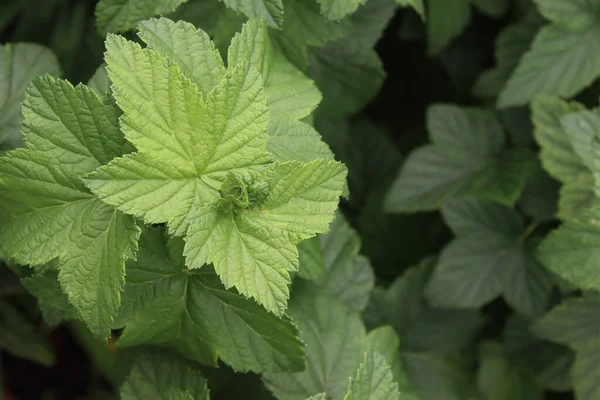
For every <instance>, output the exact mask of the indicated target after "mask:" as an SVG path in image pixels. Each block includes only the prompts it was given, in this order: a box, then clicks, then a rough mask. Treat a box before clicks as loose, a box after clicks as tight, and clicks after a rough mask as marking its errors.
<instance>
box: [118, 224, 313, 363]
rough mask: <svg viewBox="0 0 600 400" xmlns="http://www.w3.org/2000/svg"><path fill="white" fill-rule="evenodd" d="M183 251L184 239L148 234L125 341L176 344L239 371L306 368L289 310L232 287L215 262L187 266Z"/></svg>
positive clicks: (131, 270)
mask: <svg viewBox="0 0 600 400" xmlns="http://www.w3.org/2000/svg"><path fill="white" fill-rule="evenodd" d="M182 251H183V241H182V240H181V239H173V240H171V242H170V243H169V247H167V246H166V244H165V239H164V236H163V232H162V230H160V229H147V230H146V231H145V232H144V234H143V235H142V237H141V239H140V251H139V253H138V257H137V261H135V262H133V261H132V262H130V263H129V264H128V267H127V285H126V286H125V293H124V294H123V306H122V308H121V310H120V314H119V317H118V318H117V322H116V325H117V326H118V327H123V326H124V327H125V330H124V332H123V335H122V336H121V337H120V339H119V341H118V342H117V343H118V346H120V347H129V346H136V345H141V344H153V345H158V346H163V347H172V348H174V349H175V350H177V351H179V352H180V353H181V354H183V355H184V356H186V357H188V358H191V359H195V360H197V361H200V362H204V363H208V364H214V363H215V361H216V358H217V357H218V358H220V359H221V360H222V361H223V362H225V363H226V364H229V365H230V366H231V367H233V368H234V369H235V370H238V371H254V372H263V371H282V370H284V371H287V370H299V369H302V367H303V365H304V358H303V356H304V352H303V347H302V343H301V342H300V340H299V339H298V337H297V329H296V327H295V326H294V325H293V323H292V322H291V320H290V319H289V318H288V317H287V316H284V317H283V318H281V319H279V318H276V317H275V316H273V315H272V314H269V313H268V312H266V311H265V310H264V309H263V308H262V307H260V306H258V305H257V304H256V303H254V302H253V301H251V300H248V299H246V298H244V297H243V296H241V295H239V294H238V293H237V292H236V291H233V290H229V291H228V290H225V288H224V287H223V285H222V284H221V282H220V281H219V278H218V277H217V275H216V274H215V273H214V271H212V270H211V268H209V267H205V268H203V269H202V270H200V271H197V270H189V269H187V268H186V266H185V264H184V259H183V256H182ZM158 321H160V323H158Z"/></svg>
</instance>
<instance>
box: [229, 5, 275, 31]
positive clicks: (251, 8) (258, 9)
mask: <svg viewBox="0 0 600 400" xmlns="http://www.w3.org/2000/svg"><path fill="white" fill-rule="evenodd" d="M223 1H224V3H225V5H227V7H229V8H231V9H232V10H234V11H237V12H241V13H243V14H245V15H247V16H248V17H249V18H257V19H258V18H262V19H263V20H264V21H265V22H266V23H267V24H268V25H269V26H271V27H273V28H281V26H282V24H283V20H284V18H283V3H282V1H281V0H223ZM286 18H287V8H286Z"/></svg>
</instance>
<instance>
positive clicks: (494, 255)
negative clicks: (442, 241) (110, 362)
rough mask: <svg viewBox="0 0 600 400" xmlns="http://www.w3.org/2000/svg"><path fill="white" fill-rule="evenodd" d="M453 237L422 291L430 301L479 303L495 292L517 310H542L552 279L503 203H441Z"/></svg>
mask: <svg viewBox="0 0 600 400" xmlns="http://www.w3.org/2000/svg"><path fill="white" fill-rule="evenodd" d="M442 214H443V215H444V219H445V220H446V222H447V223H448V224H449V225H450V227H451V228H452V230H453V231H454V232H455V234H456V235H457V236H458V237H457V238H456V239H455V240H454V241H452V242H451V243H450V244H449V245H448V246H447V247H446V248H445V249H444V250H443V251H442V254H441V255H440V261H439V263H438V265H437V267H436V270H435V272H434V274H433V276H432V278H431V280H430V281H429V284H428V288H427V294H428V297H429V299H430V300H431V302H432V303H433V304H434V305H438V306H444V307H452V308H475V307H480V306H482V305H484V304H486V303H488V302H490V301H491V300H493V299H494V298H496V297H497V296H499V295H500V294H503V295H504V298H505V300H506V301H507V302H508V303H509V304H510V305H511V306H512V307H513V308H515V309H516V310H518V311H519V312H521V313H523V314H524V315H528V316H531V317H537V316H539V315H541V314H542V313H543V312H544V311H545V309H546V307H547V305H548V302H549V296H550V291H551V289H552V279H551V277H550V276H549V275H548V274H547V272H546V271H545V270H544V269H543V268H542V267H541V266H540V265H539V264H538V263H537V262H536V260H535V258H534V257H533V255H532V254H531V253H530V251H529V248H528V246H527V244H526V243H525V238H526V237H527V235H528V233H530V232H528V231H526V230H525V227H524V225H523V221H522V219H521V218H520V216H519V215H518V214H516V213H515V212H514V211H513V210H510V209H508V208H506V207H503V206H499V205H495V204H492V203H485V202H479V201H474V200H455V201H452V202H448V203H446V204H445V205H444V206H443V207H442Z"/></svg>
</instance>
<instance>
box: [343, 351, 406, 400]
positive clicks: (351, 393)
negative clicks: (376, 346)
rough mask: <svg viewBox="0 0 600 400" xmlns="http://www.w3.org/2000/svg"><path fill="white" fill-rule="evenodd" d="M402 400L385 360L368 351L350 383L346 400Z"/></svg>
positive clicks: (379, 355)
mask: <svg viewBox="0 0 600 400" xmlns="http://www.w3.org/2000/svg"><path fill="white" fill-rule="evenodd" d="M388 399H389V400H400V399H401V396H400V391H399V390H398V384H397V383H395V382H394V380H393V376H392V370H391V369H390V366H389V365H388V364H387V363H386V361H385V358H384V357H383V356H382V355H381V354H379V353H376V352H374V351H366V352H365V355H364V358H363V361H362V363H361V365H360V367H358V371H357V372H356V376H355V377H354V378H353V379H352V380H351V381H350V385H349V387H348V392H347V393H346V396H345V397H344V400H388Z"/></svg>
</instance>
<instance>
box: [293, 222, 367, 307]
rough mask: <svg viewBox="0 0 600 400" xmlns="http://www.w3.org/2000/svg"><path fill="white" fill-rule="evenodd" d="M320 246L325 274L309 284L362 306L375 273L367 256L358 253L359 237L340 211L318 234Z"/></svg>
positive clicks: (320, 290) (365, 303) (355, 305)
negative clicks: (324, 231)
mask: <svg viewBox="0 0 600 400" xmlns="http://www.w3.org/2000/svg"><path fill="white" fill-rule="evenodd" d="M321 250H322V254H323V263H324V267H325V274H324V276H323V277H321V278H319V279H316V280H313V281H311V285H312V286H314V287H315V288H316V289H317V290H318V291H319V292H320V293H327V294H329V295H331V296H333V297H335V298H337V299H339V300H341V301H342V302H343V303H344V304H345V305H346V306H348V307H349V308H351V309H353V310H356V311H361V310H363V309H364V308H365V307H366V305H367V303H368V301H369V296H370V294H371V291H372V290H373V286H374V285H375V276H374V274H373V270H372V269H371V265H370V263H369V260H368V259H367V258H366V257H364V256H362V255H360V254H358V252H359V250H360V239H359V237H358V235H357V234H356V232H355V231H354V230H353V229H352V228H351V227H350V225H349V224H348V222H347V221H346V220H345V219H344V217H343V215H342V214H340V213H338V215H337V217H336V219H335V221H334V222H333V223H332V224H331V227H330V230H329V233H328V234H327V235H323V236H322V237H321ZM301 268H302V266H301Z"/></svg>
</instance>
